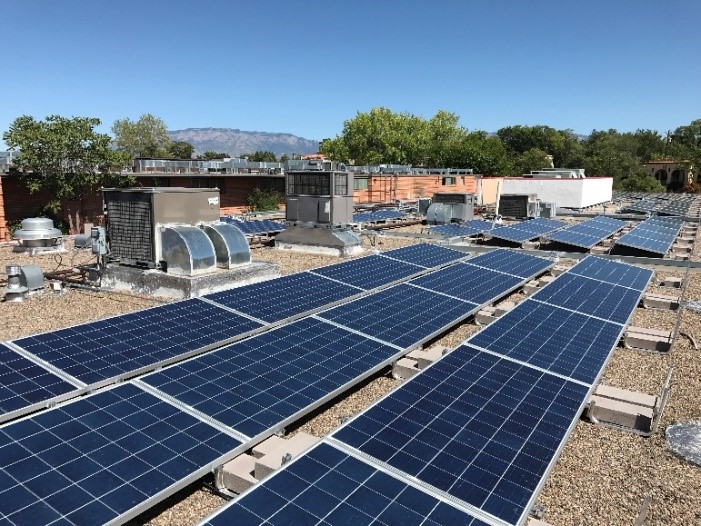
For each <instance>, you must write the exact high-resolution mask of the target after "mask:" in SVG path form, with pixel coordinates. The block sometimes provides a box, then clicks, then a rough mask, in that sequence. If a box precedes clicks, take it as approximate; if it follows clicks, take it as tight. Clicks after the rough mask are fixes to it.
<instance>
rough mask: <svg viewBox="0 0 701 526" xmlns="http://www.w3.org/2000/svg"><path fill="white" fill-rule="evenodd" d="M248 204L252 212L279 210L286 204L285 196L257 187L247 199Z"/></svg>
mask: <svg viewBox="0 0 701 526" xmlns="http://www.w3.org/2000/svg"><path fill="white" fill-rule="evenodd" d="M246 202H247V203H248V206H249V208H250V209H251V211H252V212H262V211H264V210H277V209H278V207H279V206H280V205H281V204H282V203H284V202H285V196H283V195H282V194H281V193H280V192H276V191H275V190H262V189H261V188H259V187H256V188H254V189H253V192H251V193H250V194H249V196H248V197H247V198H246Z"/></svg>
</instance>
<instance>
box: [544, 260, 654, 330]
mask: <svg viewBox="0 0 701 526" xmlns="http://www.w3.org/2000/svg"><path fill="white" fill-rule="evenodd" d="M641 296H642V293H641V291H639V290H636V289H630V288H627V287H620V286H618V285H613V284H611V283H606V282H603V281H598V280H595V279H592V278H586V277H583V276H577V275H574V274H569V273H567V274H563V275H562V276H560V277H558V279H556V280H555V281H554V282H552V283H550V284H549V285H548V286H547V287H543V288H542V289H540V290H538V291H537V292H536V293H535V294H534V295H533V296H531V299H533V300H535V301H543V302H545V303H550V304H552V305H555V306H559V307H565V308H567V309H571V310H575V311H577V312H581V313H582V314H589V315H591V316H597V317H599V318H603V319H605V320H608V321H613V322H616V323H621V324H625V323H627V322H628V318H629V317H630V315H631V313H632V312H633V310H634V309H635V307H637V305H638V303H639V302H640V297H641Z"/></svg>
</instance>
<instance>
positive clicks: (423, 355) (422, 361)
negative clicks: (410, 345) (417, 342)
mask: <svg viewBox="0 0 701 526" xmlns="http://www.w3.org/2000/svg"><path fill="white" fill-rule="evenodd" d="M447 351H448V347H446V346H445V345H434V346H432V347H429V348H428V349H416V350H413V351H411V352H410V353H409V354H407V358H410V359H412V360H415V361H416V364H417V366H418V368H419V369H424V368H426V367H428V366H429V365H431V364H432V363H433V362H435V361H437V360H440V359H441V358H442V357H443V355H444V354H445V353H446V352H447Z"/></svg>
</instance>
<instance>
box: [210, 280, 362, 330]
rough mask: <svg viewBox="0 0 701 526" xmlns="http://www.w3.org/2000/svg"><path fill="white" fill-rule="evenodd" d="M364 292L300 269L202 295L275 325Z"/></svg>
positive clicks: (218, 303)
mask: <svg viewBox="0 0 701 526" xmlns="http://www.w3.org/2000/svg"><path fill="white" fill-rule="evenodd" d="M365 293H366V291H365V290H364V289H360V288H358V287H355V286H353V285H348V284H345V283H341V282H339V281H337V280H332V279H329V278H327V277H326V276H321V275H319V274H314V273H312V272H297V273H295V274H289V275H287V276H281V277H279V278H275V279H271V280H266V281H261V282H258V283H252V284H250V285H244V286H242V287H236V288H233V289H228V290H225V291H221V292H214V293H211V294H206V295H204V296H201V297H200V299H202V300H204V301H209V302H212V303H214V304H216V305H219V306H221V307H224V308H227V309H232V310H233V312H235V313H239V314H243V315H247V316H252V317H253V318H255V319H257V320H259V321H260V322H261V323H264V324H271V325H272V324H280V323H285V322H288V321H292V320H295V319H298V318H300V317H302V316H306V315H308V314H311V313H313V312H317V311H318V310H320V309H323V308H326V307H328V306H330V305H336V304H338V303H342V302H344V301H348V300H350V299H353V298H355V297H356V296H359V295H362V294H365Z"/></svg>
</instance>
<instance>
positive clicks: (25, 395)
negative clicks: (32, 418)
mask: <svg viewBox="0 0 701 526" xmlns="http://www.w3.org/2000/svg"><path fill="white" fill-rule="evenodd" d="M85 387H86V386H85V384H83V383H82V382H79V381H78V380H76V379H74V378H70V377H68V376H66V375H63V374H61V373H60V372H59V371H56V370H55V369H54V368H52V367H50V366H48V367H47V366H45V365H43V364H41V363H39V362H38V361H36V360H35V359H32V357H30V356H26V355H25V354H24V353H22V352H21V351H18V350H17V349H14V348H13V347H12V346H11V345H10V344H5V343H3V342H0V423H2V422H5V421H7V420H12V419H15V418H19V417H20V416H22V415H25V414H27V413H31V412H34V411H38V410H40V409H44V408H46V407H50V406H52V405H55V404H57V403H60V402H62V401H64V400H68V399H70V398H73V397H76V396H79V395H81V394H83V393H85V391H86V389H85Z"/></svg>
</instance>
